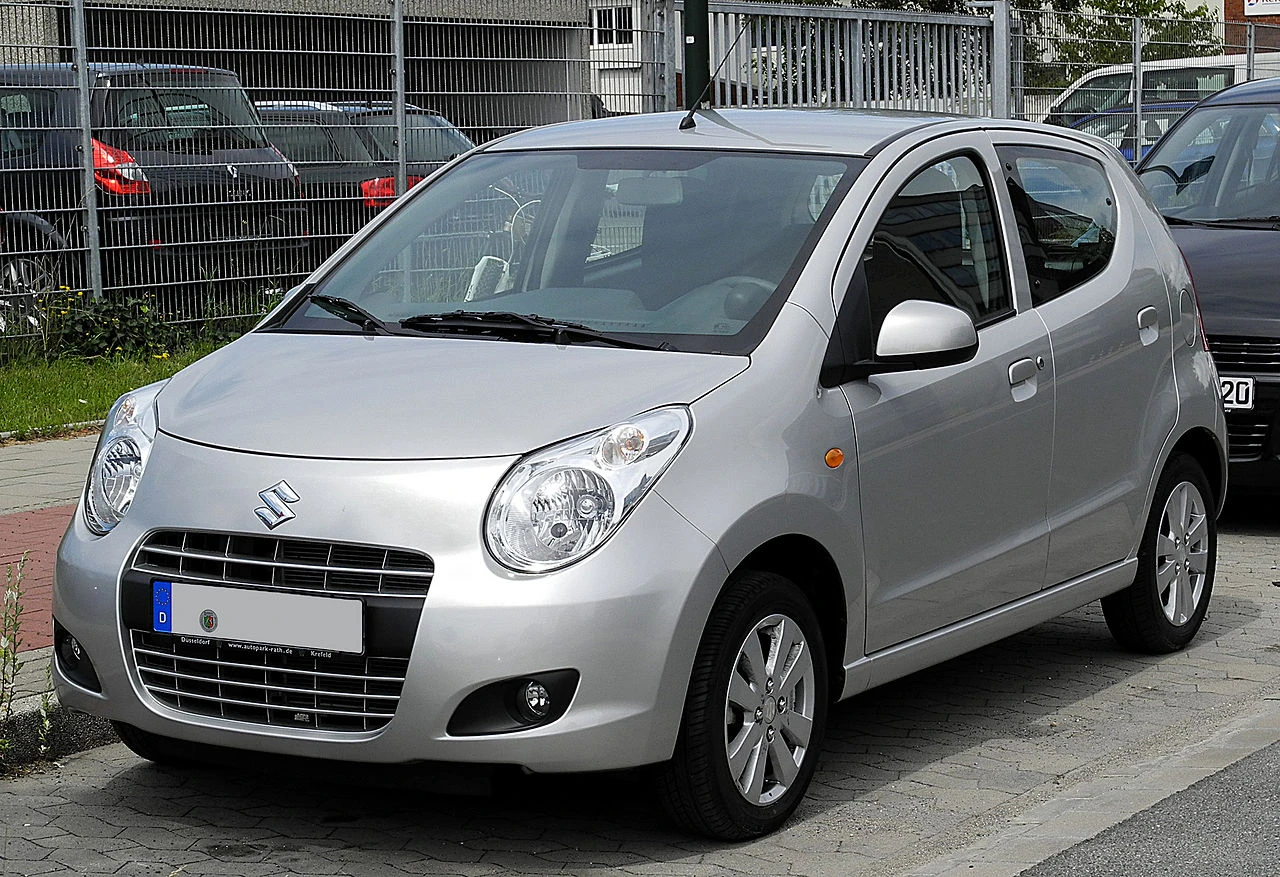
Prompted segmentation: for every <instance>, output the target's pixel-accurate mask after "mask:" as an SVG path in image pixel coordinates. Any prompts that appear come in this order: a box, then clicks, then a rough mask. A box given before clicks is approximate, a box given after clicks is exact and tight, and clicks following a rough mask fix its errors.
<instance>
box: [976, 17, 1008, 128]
mask: <svg viewBox="0 0 1280 877" xmlns="http://www.w3.org/2000/svg"><path fill="white" fill-rule="evenodd" d="M965 5H966V6H968V7H969V8H970V9H990V10H991V78H990V80H989V81H988V86H989V88H990V92H991V108H990V112H991V115H992V116H993V117H995V118H997V119H1008V118H1009V117H1010V116H1009V97H1010V95H1009V84H1010V83H1011V82H1012V81H1013V76H1012V75H1011V72H1010V69H1009V68H1010V66H1011V58H1012V53H1011V52H1010V49H1011V48H1012V46H1011V45H1010V43H1009V39H1010V33H1011V31H1010V28H1009V0H973V2H970V3H966V4H965Z"/></svg>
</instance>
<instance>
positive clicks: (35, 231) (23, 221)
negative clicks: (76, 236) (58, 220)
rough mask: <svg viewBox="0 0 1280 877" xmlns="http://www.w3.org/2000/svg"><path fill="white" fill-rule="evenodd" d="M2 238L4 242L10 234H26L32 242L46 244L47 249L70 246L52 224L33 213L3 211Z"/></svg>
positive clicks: (7, 240) (0, 215)
mask: <svg viewBox="0 0 1280 877" xmlns="http://www.w3.org/2000/svg"><path fill="white" fill-rule="evenodd" d="M0 217H2V218H3V221H4V240H5V242H6V244H7V243H8V242H9V240H10V237H11V236H14V237H16V236H19V235H28V236H31V237H32V238H33V242H35V243H41V244H45V245H47V246H46V248H48V249H66V248H67V247H69V246H70V244H69V243H68V242H67V239H66V238H65V237H63V236H62V234H61V233H60V232H59V231H58V230H57V229H56V228H54V226H53V224H52V223H51V222H49V221H48V220H47V219H44V218H43V217H41V216H37V215H36V214H34V213H8V212H6V213H3V214H0Z"/></svg>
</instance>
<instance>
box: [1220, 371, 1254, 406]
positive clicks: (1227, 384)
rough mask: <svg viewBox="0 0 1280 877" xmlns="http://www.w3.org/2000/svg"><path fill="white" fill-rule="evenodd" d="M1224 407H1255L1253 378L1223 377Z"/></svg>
mask: <svg viewBox="0 0 1280 877" xmlns="http://www.w3.org/2000/svg"><path fill="white" fill-rule="evenodd" d="M1220 380H1221V381H1222V407H1223V408H1225V409H1226V410H1227V411H1250V410H1252V409H1253V378H1221V379H1220Z"/></svg>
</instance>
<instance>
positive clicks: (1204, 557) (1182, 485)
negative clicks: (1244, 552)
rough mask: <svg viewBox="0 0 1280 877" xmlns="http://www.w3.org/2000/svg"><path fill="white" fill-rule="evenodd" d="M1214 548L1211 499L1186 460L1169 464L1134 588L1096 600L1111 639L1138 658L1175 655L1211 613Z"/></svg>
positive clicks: (1153, 508) (1201, 476) (1199, 474)
mask: <svg viewBox="0 0 1280 877" xmlns="http://www.w3.org/2000/svg"><path fill="white" fill-rule="evenodd" d="M1217 546H1218V525H1217V521H1216V520H1214V516H1213V501H1212V493H1211V492H1210V490H1209V481H1208V479H1207V478H1205V475H1204V470H1203V469H1201V468H1200V465H1199V464H1198V463H1197V462H1196V461H1195V460H1193V459H1192V458H1191V457H1188V456H1185V455H1178V456H1175V457H1173V458H1172V459H1170V460H1169V463H1168V464H1167V465H1166V466H1165V469H1164V472H1163V473H1161V475H1160V481H1159V482H1158V483H1157V485H1156V493H1155V497H1154V499H1153V500H1152V503H1151V512H1150V514H1148V516H1147V525H1146V529H1145V530H1144V531H1143V533H1142V545H1141V547H1140V548H1139V550H1138V574H1137V576H1136V577H1135V579H1134V582H1133V584H1132V585H1130V586H1129V587H1128V588H1125V589H1124V590H1123V591H1120V592H1118V593H1115V594H1112V595H1111V596H1109V597H1104V598H1103V599H1102V612H1103V615H1104V616H1105V617H1106V619H1107V627H1108V628H1110V630H1111V635H1112V636H1113V637H1115V639H1116V641H1117V642H1118V643H1120V645H1122V646H1124V647H1125V648H1127V649H1131V650H1133V651H1137V652H1147V653H1150V654H1164V653H1167V652H1176V651H1178V650H1179V649H1181V648H1183V647H1185V646H1186V645H1187V643H1189V642H1191V640H1192V638H1193V637H1195V635H1196V631H1198V630H1199V629H1200V625H1201V623H1202V622H1203V621H1204V617H1205V613H1206V612H1207V611H1208V609H1209V596H1210V594H1211V593H1212V592H1213V571H1214V565H1215V560H1216V555H1217Z"/></svg>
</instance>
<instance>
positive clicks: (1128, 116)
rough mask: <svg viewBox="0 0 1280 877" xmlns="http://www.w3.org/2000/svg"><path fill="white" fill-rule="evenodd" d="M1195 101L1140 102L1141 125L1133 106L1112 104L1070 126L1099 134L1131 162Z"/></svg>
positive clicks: (1146, 149) (1142, 154)
mask: <svg viewBox="0 0 1280 877" xmlns="http://www.w3.org/2000/svg"><path fill="white" fill-rule="evenodd" d="M1195 105H1196V102H1195V101H1171V102H1169V103H1159V104H1143V105H1142V108H1141V110H1140V112H1141V114H1142V124H1141V125H1139V124H1138V111H1135V110H1134V108H1133V107H1131V106H1125V107H1115V108H1114V109H1110V110H1107V111H1106V112H1102V113H1094V114H1093V115H1090V116H1084V117H1083V118H1081V119H1080V120H1078V121H1076V122H1073V123H1072V124H1071V127H1072V128H1075V129H1076V130H1077V131H1083V132H1084V133H1086V134H1092V135H1094V136H1095V137H1101V138H1102V139H1103V140H1105V141H1107V142H1108V143H1110V144H1111V145H1112V146H1114V147H1115V148H1116V149H1118V150H1120V154H1121V155H1123V156H1124V157H1125V159H1127V160H1128V161H1129V163H1130V164H1133V163H1134V162H1136V161H1137V160H1138V159H1140V158H1142V157H1143V156H1144V155H1146V154H1147V152H1149V151H1150V149H1151V147H1152V146H1154V145H1155V144H1156V142H1157V141H1158V140H1159V139H1160V138H1161V137H1163V136H1164V132H1165V131H1168V130H1169V127H1170V126H1171V125H1172V124H1173V123H1174V122H1176V121H1178V119H1180V118H1182V116H1183V114H1185V113H1186V112H1187V110H1189V109H1191V108H1192V107H1194V106H1195ZM1139 129H1140V130H1141V131H1142V138H1141V147H1139V145H1138V144H1139V138H1138V136H1137V134H1138V131H1139Z"/></svg>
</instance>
